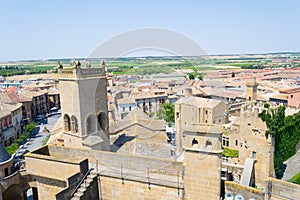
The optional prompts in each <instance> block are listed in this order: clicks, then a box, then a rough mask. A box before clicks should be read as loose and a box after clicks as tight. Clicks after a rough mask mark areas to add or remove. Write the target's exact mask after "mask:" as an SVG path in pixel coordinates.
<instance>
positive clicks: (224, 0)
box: [0, 0, 300, 61]
mask: <svg viewBox="0 0 300 200" xmlns="http://www.w3.org/2000/svg"><path fill="white" fill-rule="evenodd" d="M299 7H300V1H297V0H294V1H291V0H285V1H281V0H264V1H263V0H251V1H250V0H249V1H246V0H245V1H241V0H235V1H234V0H205V1H200V0H199V1H197V0H195V1H176V0H173V1H171V0H164V1H162V0H151V1H141V0H139V1H134V0H132V1H131V0H127V1H125V0H124V1H121V0H120V1H115V0H110V1H99V0H98V1H75V0H73V1H69V0H64V1H56V0H53V1H47V2H46V1H33V0H27V1H21V0H19V1H17V0H15V1H1V2H0V25H1V29H0V61H9V60H28V59H47V58H66V57H87V56H88V55H89V53H90V52H91V51H92V50H93V49H94V48H96V47H97V46H98V45H99V44H101V43H102V42H104V41H106V40H107V39H109V38H111V37H113V36H115V35H117V34H119V33H121V32H124V31H129V30H132V29H136V28H143V27H159V28H166V29H171V30H175V31H178V32H180V33H182V34H184V35H186V36H188V37H190V38H191V39H193V40H194V41H196V42H197V43H198V44H199V45H201V46H202V47H203V48H204V49H205V50H206V52H207V53H208V54H232V53H266V52H279V51H300V39H299V36H300V12H299ZM120 45H122V44H120Z"/></svg>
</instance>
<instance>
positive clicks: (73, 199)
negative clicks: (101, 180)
mask: <svg viewBox="0 0 300 200" xmlns="http://www.w3.org/2000/svg"><path fill="white" fill-rule="evenodd" d="M96 176H97V172H96V171H95V170H92V171H90V173H89V174H88V175H87V176H86V178H85V179H84V180H83V181H82V183H81V184H80V187H79V188H78V189H77V190H76V192H75V193H74V195H73V196H71V197H70V200H80V199H81V197H83V195H84V193H85V191H86V190H87V189H88V188H89V187H90V186H91V183H92V182H93V180H94V178H95V177H96Z"/></svg>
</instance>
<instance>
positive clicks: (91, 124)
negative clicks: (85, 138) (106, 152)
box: [86, 115, 95, 134]
mask: <svg viewBox="0 0 300 200" xmlns="http://www.w3.org/2000/svg"><path fill="white" fill-rule="evenodd" d="M86 130H87V134H91V133H94V132H95V120H94V117H93V115H89V116H88V117H87V118H86Z"/></svg>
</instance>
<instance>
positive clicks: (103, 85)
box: [58, 61, 109, 151]
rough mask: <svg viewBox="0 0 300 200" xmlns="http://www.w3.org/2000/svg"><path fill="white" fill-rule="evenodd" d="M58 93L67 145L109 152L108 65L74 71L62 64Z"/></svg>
mask: <svg viewBox="0 0 300 200" xmlns="http://www.w3.org/2000/svg"><path fill="white" fill-rule="evenodd" d="M58 73H59V91H60V99H61V113H62V118H63V139H62V140H63V141H61V143H62V144H63V145H64V146H70V147H78V148H89V149H95V150H107V151H108V150H109V130H108V127H109V126H108V117H107V79H106V72H105V65H100V67H99V68H91V65H90V64H86V65H85V67H84V68H82V67H81V64H80V62H78V61H75V62H74V66H73V67H71V68H64V67H62V66H61V65H60V67H59V69H58Z"/></svg>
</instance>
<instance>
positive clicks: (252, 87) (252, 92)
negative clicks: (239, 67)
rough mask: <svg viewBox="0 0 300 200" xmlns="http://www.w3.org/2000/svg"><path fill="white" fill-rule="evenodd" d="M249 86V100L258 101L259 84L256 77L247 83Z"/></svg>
mask: <svg viewBox="0 0 300 200" xmlns="http://www.w3.org/2000/svg"><path fill="white" fill-rule="evenodd" d="M246 86H247V101H256V99H257V86H258V83H257V82H256V80H255V78H254V79H252V80H250V81H249V82H247V83H246Z"/></svg>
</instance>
